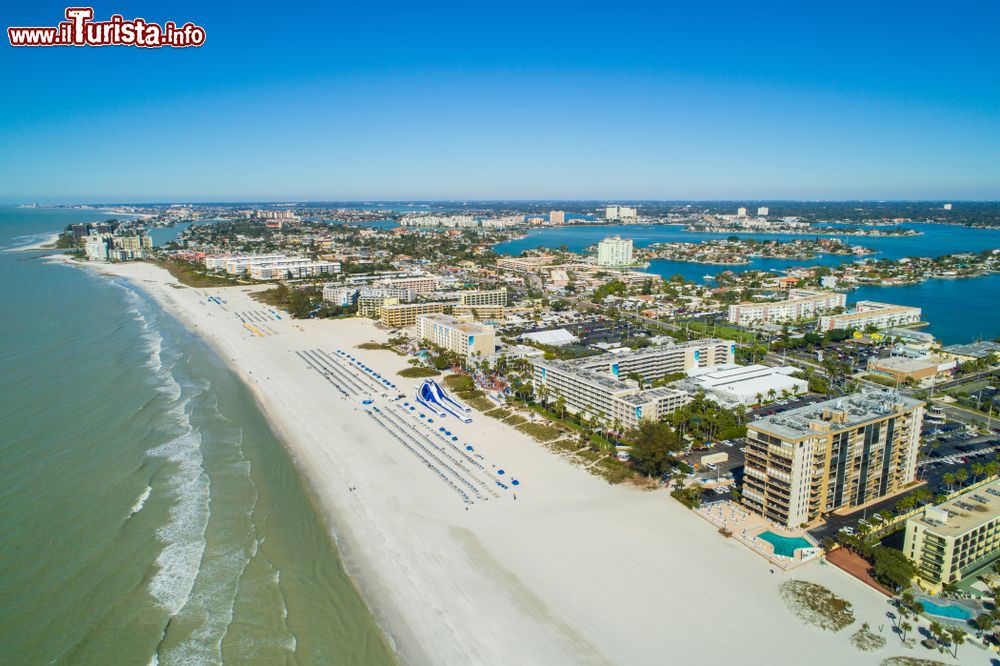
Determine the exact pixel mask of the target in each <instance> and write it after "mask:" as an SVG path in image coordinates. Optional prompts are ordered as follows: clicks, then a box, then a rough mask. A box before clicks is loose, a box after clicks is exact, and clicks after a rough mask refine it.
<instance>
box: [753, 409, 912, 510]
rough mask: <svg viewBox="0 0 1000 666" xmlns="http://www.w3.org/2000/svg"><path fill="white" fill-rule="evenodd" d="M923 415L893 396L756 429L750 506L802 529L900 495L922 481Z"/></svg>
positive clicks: (770, 421)
mask: <svg viewBox="0 0 1000 666" xmlns="http://www.w3.org/2000/svg"><path fill="white" fill-rule="evenodd" d="M923 408H924V403H923V402H921V401H919V400H914V399H913V398H908V397H906V396H903V395H901V394H900V393H898V392H897V391H893V390H890V389H885V390H876V391H864V392H862V393H853V394H851V395H847V396H844V397H842V398H836V399H834V400H827V401H825V402H818V403H815V404H812V405H807V406H805V407H799V408H797V409H790V410H788V411H786V412H781V413H779V414H775V415H774V416H768V417H765V418H762V419H759V420H757V421H753V422H751V423H749V424H748V425H747V440H746V441H747V445H746V448H745V451H744V453H745V455H746V466H745V468H744V469H745V472H744V481H743V504H744V505H745V506H746V507H747V508H749V509H750V510H752V511H754V512H755V513H759V514H761V515H763V516H766V517H767V518H769V519H771V520H774V521H775V522H777V523H779V524H781V525H784V526H786V527H798V526H799V525H802V524H805V523H810V522H812V521H814V520H816V519H817V518H820V517H821V516H823V515H826V514H828V513H830V512H831V511H836V510H837V509H842V508H847V507H853V506H860V505H862V504H865V503H867V502H870V501H871V500H875V499H878V498H880V497H884V496H886V495H891V494H893V493H895V492H897V491H898V490H900V489H902V488H904V487H905V486H907V485H908V484H910V483H911V482H913V480H914V479H915V478H916V473H917V452H918V451H919V449H920V427H921V425H922V423H923V413H924V409H923Z"/></svg>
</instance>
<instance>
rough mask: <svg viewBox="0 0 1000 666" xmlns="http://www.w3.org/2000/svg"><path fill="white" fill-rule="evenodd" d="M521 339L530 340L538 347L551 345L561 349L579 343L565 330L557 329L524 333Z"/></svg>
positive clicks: (577, 339)
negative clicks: (563, 346)
mask: <svg viewBox="0 0 1000 666" xmlns="http://www.w3.org/2000/svg"><path fill="white" fill-rule="evenodd" d="M521 338H522V339H527V340H532V341H534V342H537V343H538V344H540V345H551V346H553V347H561V346H562V345H569V344H573V343H574V342H579V341H580V339H579V338H577V337H576V336H575V335H573V334H572V333H570V332H569V331H567V330H566V329H565V328H557V329H554V330H551V331H536V332H534V333H525V334H524V335H522V336H521Z"/></svg>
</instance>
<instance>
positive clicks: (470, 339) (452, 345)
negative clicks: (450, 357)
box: [417, 314, 496, 356]
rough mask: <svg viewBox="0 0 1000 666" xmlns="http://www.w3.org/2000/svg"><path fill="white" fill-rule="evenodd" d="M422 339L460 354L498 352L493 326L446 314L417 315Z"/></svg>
mask: <svg viewBox="0 0 1000 666" xmlns="http://www.w3.org/2000/svg"><path fill="white" fill-rule="evenodd" d="M417 331H418V334H419V336H420V339H422V340H427V341H428V342H433V343H434V344H436V345H437V346H439V347H443V348H444V349H447V350H448V351H453V352H455V353H456V354H459V355H460V356H473V355H476V354H478V355H480V356H492V355H493V354H494V353H495V352H496V333H495V331H494V330H493V327H492V326H483V325H481V324H475V323H472V322H468V321H462V320H460V319H456V318H455V317H451V316H448V315H444V314H423V315H417Z"/></svg>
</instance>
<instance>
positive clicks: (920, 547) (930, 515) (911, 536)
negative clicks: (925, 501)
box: [903, 480, 1000, 593]
mask: <svg viewBox="0 0 1000 666" xmlns="http://www.w3.org/2000/svg"><path fill="white" fill-rule="evenodd" d="M903 553H904V554H905V555H906V556H907V557H909V558H910V559H911V560H913V561H914V562H916V563H917V567H918V573H917V576H918V577H919V578H920V581H921V583H922V584H923V586H924V587H926V588H928V589H930V590H931V591H932V592H935V593H936V592H939V591H940V590H941V588H942V587H943V586H944V585H945V584H947V583H955V582H957V581H960V580H962V579H963V578H965V577H967V576H969V575H970V574H974V573H976V572H977V571H980V570H982V569H984V568H986V567H987V566H988V565H990V564H991V563H992V562H993V561H995V560H996V559H997V556H998V555H1000V480H996V481H992V482H990V483H988V484H986V485H985V486H980V487H979V488H976V489H974V490H970V491H969V492H967V493H963V494H962V495H959V496H958V497H955V498H953V499H950V500H948V501H947V502H944V503H943V504H939V505H938V506H928V507H925V508H924V513H923V514H922V515H920V516H914V517H913V518H910V519H909V520H907V521H906V537H905V538H904V540H903Z"/></svg>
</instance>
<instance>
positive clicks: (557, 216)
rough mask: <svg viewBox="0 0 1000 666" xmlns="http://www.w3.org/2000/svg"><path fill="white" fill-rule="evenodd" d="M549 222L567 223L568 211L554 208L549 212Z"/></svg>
mask: <svg viewBox="0 0 1000 666" xmlns="http://www.w3.org/2000/svg"><path fill="white" fill-rule="evenodd" d="M549 224H566V212H565V211H562V210H554V211H552V212H550V213H549Z"/></svg>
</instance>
